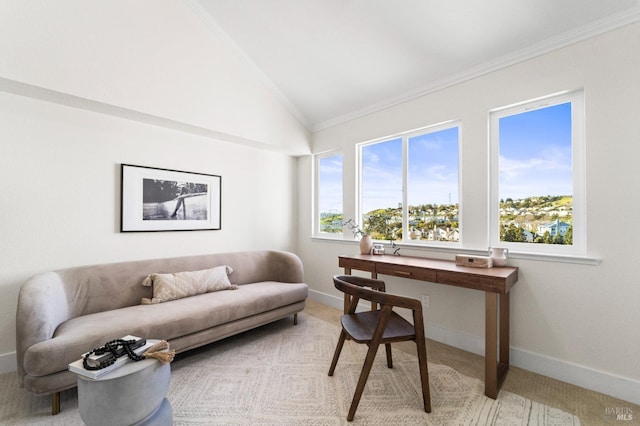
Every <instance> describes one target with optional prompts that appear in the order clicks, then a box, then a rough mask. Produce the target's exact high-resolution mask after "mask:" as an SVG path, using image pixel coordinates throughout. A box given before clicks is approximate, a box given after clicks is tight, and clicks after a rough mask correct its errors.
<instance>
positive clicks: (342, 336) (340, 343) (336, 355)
mask: <svg viewBox="0 0 640 426" xmlns="http://www.w3.org/2000/svg"><path fill="white" fill-rule="evenodd" d="M346 339H347V333H345V331H344V330H342V331H341V332H340V338H339V339H338V344H337V345H336V351H335V352H334V353H333V360H332V361H331V367H329V376H333V372H334V371H335V370H336V365H338V358H340V352H342V347H343V346H344V341H345V340H346Z"/></svg>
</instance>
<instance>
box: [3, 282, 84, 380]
mask: <svg viewBox="0 0 640 426" xmlns="http://www.w3.org/2000/svg"><path fill="white" fill-rule="evenodd" d="M70 311H71V310H70V309H69V304H68V301H67V293H66V291H65V286H64V283H63V282H62V279H61V278H60V276H59V275H58V274H57V273H55V272H46V273H43V274H39V275H36V276H34V277H32V278H30V279H29V280H28V281H27V282H25V283H24V284H23V285H22V287H20V293H19V295H18V306H17V311H16V360H17V364H18V376H19V377H20V385H22V378H23V377H24V375H25V371H24V355H25V353H26V351H27V349H29V348H30V347H31V346H33V345H35V344H36V343H39V342H43V341H46V340H49V339H51V338H53V333H54V332H55V331H56V328H58V326H59V325H60V324H62V323H63V322H64V321H66V320H68V319H69V316H70Z"/></svg>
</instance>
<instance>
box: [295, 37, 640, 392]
mask: <svg viewBox="0 0 640 426" xmlns="http://www.w3.org/2000/svg"><path fill="white" fill-rule="evenodd" d="M639 45H640V24H634V25H631V26H628V27H625V28H623V29H619V30H617V31H615V32H610V33H607V34H604V35H602V36H599V37H597V38H592V39H590V40H587V41H584V42H581V43H579V44H576V45H572V46H570V47H567V48H564V49H561V50H558V51H555V52H552V53H548V54H545V55H543V56H541V57H538V58H535V59H533V60H529V61H526V62H524V63H520V64H517V65H514V66H511V67H508V68H505V69H503V70H500V71H497V72H493V73H490V74H487V75H484V76H481V77H478V78H475V79H472V80H470V81H467V82H464V83H462V84H458V85H456V86H453V87H449V88H446V89H443V90H441V91H438V92H435V93H432V94H428V95H425V96H422V97H420V98H417V99H414V100H411V101H408V102H405V103H402V104H400V105H396V106H394V107H391V108H388V109H386V110H383V111H379V112H376V113H373V114H371V115H369V116H366V117H362V118H359V119H355V120H352V121H350V122H347V123H345V124H342V125H339V126H336V127H334V128H330V129H326V130H323V131H320V132H318V133H316V134H314V137H313V151H314V152H322V151H326V150H329V149H335V148H341V149H343V150H344V156H345V157H344V164H345V167H346V168H347V170H345V175H346V176H347V179H346V187H345V206H348V205H349V204H347V203H350V205H353V196H354V191H355V188H354V185H353V182H355V175H353V170H351V169H350V166H351V165H353V164H354V162H355V157H354V144H355V143H357V142H360V141H365V140H368V139H372V138H375V137H380V136H385V135H390V134H393V133H396V132H399V131H404V130H409V129H414V128H418V127H422V126H425V125H429V124H433V123H438V122H442V121H445V120H451V119H458V120H461V121H462V167H461V171H462V188H463V194H462V200H461V202H462V205H463V215H464V216H463V217H462V220H463V223H464V225H463V226H464V229H463V233H464V244H465V246H466V248H468V249H485V250H486V249H487V247H488V241H487V223H488V213H487V211H488V205H487V193H488V175H487V173H488V166H487V160H486V159H487V158H488V141H487V133H488V132H487V122H488V111H489V110H490V109H492V108H496V107H500V106H505V105H509V104H512V103H515V102H519V101H524V100H528V99H533V98H536V97H539V96H543V95H547V94H552V93H556V92H560V91H563V90H571V89H578V88H584V93H585V103H586V138H587V206H588V207H587V220H588V224H587V226H588V251H589V255H590V256H592V257H599V258H601V259H602V262H601V263H600V264H598V265H582V264H569V263H557V262H549V261H544V260H541V261H533V260H524V259H512V260H511V261H510V263H511V264H512V265H514V266H518V267H519V268H520V271H519V277H520V279H519V281H518V283H517V285H516V286H515V287H514V288H513V291H512V295H511V301H512V302H511V303H512V308H511V354H512V363H513V364H514V365H517V366H520V367H523V368H525V369H529V370H533V371H537V372H541V373H543V374H547V375H550V376H552V377H556V378H558V379H561V380H565V381H569V382H573V383H576V384H579V385H581V386H585V387H589V388H592V389H596V390H599V391H601V392H604V393H608V394H611V395H616V396H619V397H621V398H623V399H626V400H629V401H632V402H635V403H640V363H638V355H637V354H638V353H640V327H638V318H639V314H638V312H639V310H638V307H639V306H640V277H639V276H638V274H637V270H636V267H635V265H636V264H637V262H638V255H637V252H638V246H639V245H640V233H639V232H637V230H636V227H637V221H636V220H635V219H636V216H637V212H638V211H640V193H639V192H638V189H637V187H638V184H640V175H639V174H638V158H639V157H640V143H639V142H640V141H639V136H638V135H640V120H638V99H640V79H639V78H638V69H640V50H638V46H639ZM299 165H300V174H301V176H309V178H308V179H306V180H305V181H304V182H302V181H301V184H300V185H301V188H304V189H305V190H304V191H301V197H300V216H301V227H300V237H299V238H300V240H299V241H300V242H299V251H300V254H301V256H302V258H303V261H304V262H305V266H306V273H307V281H308V282H309V284H310V285H311V287H312V289H313V294H314V296H315V297H318V298H320V299H322V300H325V301H333V302H336V301H337V300H338V299H335V298H334V296H338V294H337V292H336V290H335V289H334V288H333V286H332V282H331V275H332V274H334V273H339V272H341V270H340V269H339V268H338V266H337V256H338V255H339V254H349V253H357V251H358V249H357V246H355V245H354V244H348V243H345V242H331V241H322V240H314V239H311V238H310V237H309V236H310V235H311V226H310V225H311V214H312V213H311V205H312V200H311V191H310V188H311V177H310V176H311V167H312V160H311V159H310V158H308V157H307V158H301V159H299ZM345 210H346V211H345V213H346V215H347V217H352V216H349V214H350V212H349V210H350V209H349V208H348V207H345ZM352 210H353V209H351V211H352ZM402 252H403V253H405V254H417V255H420V256H427V257H428V256H437V257H447V258H451V259H452V258H453V255H452V254H447V253H442V252H434V251H428V250H422V251H417V250H416V251H413V252H412V251H411V250H408V249H403V250H402ZM387 281H388V282H389V283H391V289H392V290H395V291H399V292H401V293H404V294H407V295H410V296H413V297H419V296H420V295H421V294H429V295H430V304H431V308H429V309H428V310H427V311H426V322H427V325H428V331H429V333H430V336H432V337H434V338H435V339H436V340H441V341H445V342H448V343H451V344H454V345H456V346H460V347H463V348H465V349H468V350H472V351H475V352H478V353H483V352H484V343H483V342H484V321H483V315H484V297H483V293H481V292H478V291H472V290H467V289H460V288H450V287H446V286H438V285H435V284H429V283H420V282H415V281H411V280H404V279H399V278H398V279H395V278H394V279H392V278H388V280H387ZM338 306H339V305H338Z"/></svg>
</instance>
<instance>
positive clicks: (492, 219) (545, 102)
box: [488, 90, 587, 262]
mask: <svg viewBox="0 0 640 426" xmlns="http://www.w3.org/2000/svg"><path fill="white" fill-rule="evenodd" d="M566 102H571V103H572V107H571V123H572V141H571V149H572V175H573V176H572V177H573V244H572V245H570V246H569V245H560V244H536V243H513V242H506V241H500V230H499V226H500V223H499V222H500V217H499V215H500V212H499V186H498V185H499V172H500V171H499V153H500V149H499V148H500V147H499V142H500V141H499V131H498V123H499V120H500V118H502V117H505V116H510V115H514V114H518V113H522V112H525V111H531V110H534V109H539V108H543V107H548V106H553V105H557V104H561V103H566ZM584 117H585V112H584V93H583V91H582V90H579V91H567V92H562V93H557V94H553V95H549V96H545V97H541V98H537V99H532V100H529V101H526V102H521V103H518V104H514V105H509V106H505V107H501V108H496V109H494V110H491V111H490V112H489V144H490V146H489V170H490V172H489V224H488V231H489V235H488V241H489V246H490V247H506V248H508V249H509V252H510V255H511V254H514V255H515V256H513V257H519V258H536V257H539V256H543V255H544V256H549V257H550V258H554V260H557V261H572V262H576V261H578V260H579V259H582V258H584V259H586V255H587V241H586V240H587V235H586V229H587V228H586V219H587V218H586V184H585V183H586V170H585V166H586V141H585V132H584V126H585V121H584Z"/></svg>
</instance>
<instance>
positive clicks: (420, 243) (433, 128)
mask: <svg viewBox="0 0 640 426" xmlns="http://www.w3.org/2000/svg"><path fill="white" fill-rule="evenodd" d="M453 127H457V128H458V229H459V230H460V239H459V240H458V241H457V242H444V241H431V240H411V239H409V238H408V235H409V209H408V202H407V201H408V195H407V190H406V189H407V184H408V179H409V173H408V166H409V150H408V145H409V139H410V138H412V137H414V136H420V135H423V134H425V133H435V132H438V131H441V130H445V129H450V128H453ZM398 138H400V139H402V228H403V229H402V240H401V241H395V244H397V245H405V246H409V247H424V248H444V249H448V248H454V249H456V250H457V251H459V250H460V249H461V248H462V241H463V234H464V232H463V225H462V150H461V140H462V122H461V121H460V120H448V121H444V122H441V123H436V124H431V125H429V126H425V127H420V128H417V129H413V130H407V131H405V132H400V133H396V134H393V135H389V136H385V137H381V138H376V139H372V140H369V141H366V142H360V143H358V144H356V165H357V170H356V181H357V182H356V197H357V202H356V206H357V207H356V217H357V218H359V220H360V221H362V215H363V214H364V212H363V208H362V149H363V148H364V147H366V146H369V145H373V144H376V143H381V142H386V141H389V140H392V139H398ZM360 221H359V222H358V224H360V225H361V223H360Z"/></svg>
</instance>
